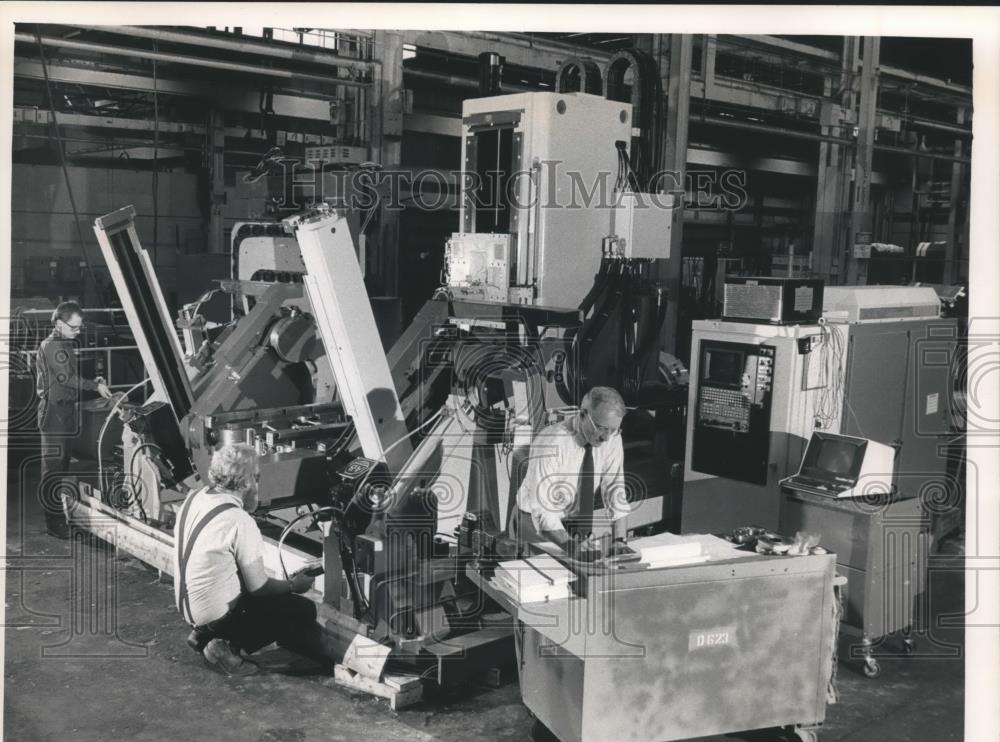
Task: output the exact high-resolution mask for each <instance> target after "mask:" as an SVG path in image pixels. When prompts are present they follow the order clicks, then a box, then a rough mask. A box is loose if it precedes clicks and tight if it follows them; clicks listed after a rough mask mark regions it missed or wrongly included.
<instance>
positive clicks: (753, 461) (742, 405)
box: [691, 340, 775, 484]
mask: <svg viewBox="0 0 1000 742" xmlns="http://www.w3.org/2000/svg"><path fill="white" fill-rule="evenodd" d="M774 352H775V348H774V346H773V345H754V344H750V343H731V342H724V341H717V340H715V341H713V340H706V341H704V342H702V343H701V350H700V353H701V356H700V363H699V375H698V384H697V389H698V406H697V409H696V415H697V421H696V422H695V429H694V441H693V443H694V448H693V450H692V459H691V468H692V469H694V470H695V471H699V472H704V473H706V474H717V475H719V476H725V477H729V478H731V479H737V480H739V481H741V482H751V483H754V484H765V483H766V482H767V463H768V453H769V448H770V422H771V390H772V385H773V372H774ZM723 447H724V448H726V449H727V450H728V452H729V453H728V455H727V456H718V455H716V452H717V451H718V450H719V449H720V448H723Z"/></svg>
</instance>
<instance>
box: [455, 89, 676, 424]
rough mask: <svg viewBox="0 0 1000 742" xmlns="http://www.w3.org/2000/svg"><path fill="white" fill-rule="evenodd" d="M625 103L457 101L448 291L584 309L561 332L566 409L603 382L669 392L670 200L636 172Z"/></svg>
mask: <svg viewBox="0 0 1000 742" xmlns="http://www.w3.org/2000/svg"><path fill="white" fill-rule="evenodd" d="M630 109H631V107H630V106H629V105H626V104H622V103H620V102H617V101H612V100H608V99H606V98H603V97H601V96H598V95H591V94H588V93H525V94H517V95H503V96H494V97H487V98H477V99H473V100H468V101H465V103H464V104H463V109H462V116H463V118H462V131H463V144H462V163H463V168H462V182H463V183H464V184H465V188H464V190H463V197H462V202H461V206H460V214H459V221H460V226H461V231H459V232H456V233H454V234H453V235H452V236H451V239H449V240H448V243H447V246H446V250H445V265H444V285H443V286H442V292H443V294H444V295H445V296H447V297H450V298H452V299H459V300H466V301H468V300H472V301H480V302H494V303H500V304H504V303H510V304H513V305H533V306H543V307H557V308H565V309H573V308H578V309H579V310H580V311H581V312H582V313H583V316H582V320H583V321H582V324H581V325H579V326H570V327H566V328H560V330H559V332H560V333H561V336H562V337H563V338H564V340H565V342H566V345H567V348H566V354H565V358H566V362H565V363H564V364H562V365H561V366H560V368H559V371H558V373H559V375H560V377H561V378H562V381H560V383H559V385H558V386H559V394H560V397H561V399H562V400H563V403H565V404H576V403H578V402H579V398H580V396H581V395H582V393H583V392H585V391H586V390H587V389H588V388H590V387H591V386H594V385H598V384H603V385H611V386H614V387H617V388H619V389H621V390H622V391H623V393H624V396H625V398H626V400H627V401H628V402H629V403H630V404H636V405H649V406H656V404H657V403H658V402H661V401H662V399H663V397H664V387H665V386H671V384H669V383H667V384H664V379H663V373H662V372H661V368H660V358H659V347H660V330H661V326H662V324H663V319H664V316H665V312H666V292H665V289H664V286H665V282H664V278H665V271H666V265H665V263H666V259H667V258H669V256H670V229H671V223H672V219H673V205H674V204H673V197H672V196H671V195H670V194H663V193H645V192H643V190H642V184H640V183H639V182H638V180H637V178H636V176H635V173H634V171H633V170H632V165H631V163H630V159H629V144H630V142H631V140H632V136H631V135H632V121H631V113H632V112H631V110H630ZM587 286H590V287H591V289H590V291H589V292H588V291H586V289H585V287H587Z"/></svg>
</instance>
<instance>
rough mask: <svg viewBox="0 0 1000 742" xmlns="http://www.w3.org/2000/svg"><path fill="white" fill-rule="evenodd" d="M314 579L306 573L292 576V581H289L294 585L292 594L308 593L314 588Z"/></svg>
mask: <svg viewBox="0 0 1000 742" xmlns="http://www.w3.org/2000/svg"><path fill="white" fill-rule="evenodd" d="M313 579H314V578H312V577H310V576H309V575H307V574H306V573H305V572H297V573H296V574H294V575H292V577H291V579H290V580H289V582H290V583H291V585H292V592H293V593H304V592H308V590H309V589H310V588H311V587H312V586H313Z"/></svg>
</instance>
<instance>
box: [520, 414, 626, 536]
mask: <svg viewBox="0 0 1000 742" xmlns="http://www.w3.org/2000/svg"><path fill="white" fill-rule="evenodd" d="M574 419H575V418H570V419H569V420H565V421H563V422H561V423H556V424H555V425H549V426H548V427H545V428H542V430H540V431H539V432H538V434H537V435H536V436H535V437H534V439H533V440H532V441H531V451H530V453H529V454H528V470H527V472H526V473H525V477H524V481H523V482H521V487H520V489H519V490H518V492H517V506H518V507H519V508H520V509H521V510H523V511H524V512H526V513H531V520H532V521H533V523H534V525H535V528H536V529H538V530H539V531H542V530H545V531H557V530H559V529H561V528H562V527H563V524H562V521H563V519H564V518H567V517H571V516H574V515H576V514H577V513H579V512H580V503H579V498H578V497H577V490H578V488H579V483H580V469H581V467H582V466H583V457H584V454H585V453H586V449H585V448H584V447H583V446H582V445H580V444H579V443H578V442H577V441H576V438H575V437H574V434H573V420H574ZM591 450H592V451H593V458H594V474H595V478H596V481H595V492H596V490H597V487H600V493H601V498H602V499H603V500H604V513H605V515H606V516H607V517H608V518H609V519H611V520H618V519H619V518H624V517H625V516H626V515H628V513H629V505H628V497H627V495H626V489H625V472H624V463H625V453H624V450H623V449H622V439H621V436H620V435H618V436H615V437H613V438H611V439H609V440H607V441H605V442H604V443H603V444H602V445H600V446H594V447H593V448H592V449H591ZM599 505H600V500H598V501H597V502H595V507H594V514H595V515H597V514H598V513H599V512H600V510H599Z"/></svg>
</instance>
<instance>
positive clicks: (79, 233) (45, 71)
mask: <svg viewBox="0 0 1000 742" xmlns="http://www.w3.org/2000/svg"><path fill="white" fill-rule="evenodd" d="M35 38H36V39H37V40H38V56H39V58H40V60H41V63H42V76H43V77H44V78H45V94H46V97H47V98H48V99H49V111H50V112H51V115H52V133H53V134H54V135H55V138H56V149H57V151H58V153H59V166H60V167H61V168H62V172H63V179H64V180H65V181H66V195H67V196H69V205H70V206H71V207H72V209H73V224H74V225H75V226H76V237H77V239H78V240H80V253H81V254H82V255H83V262H84V263H85V264H86V266H87V273H89V274H90V280H91V283H93V285H94V293H97V286H98V284H97V275H96V274H95V273H94V266H92V265H91V263H90V256H89V255H87V243H86V242H85V241H84V239H83V230H82V229H80V212H79V211H77V208H76V199H75V198H74V197H73V186H72V185H71V184H70V180H69V169H68V168H67V167H66V153H65V152H63V141H62V135H61V134H60V133H59V121H58V120H57V119H56V106H55V101H54V99H53V98H52V83H51V81H50V80H49V66H48V64H47V63H46V61H45V48H44V46H43V45H42V36H41V34H39V33H38V31H37V30H36V31H35Z"/></svg>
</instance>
